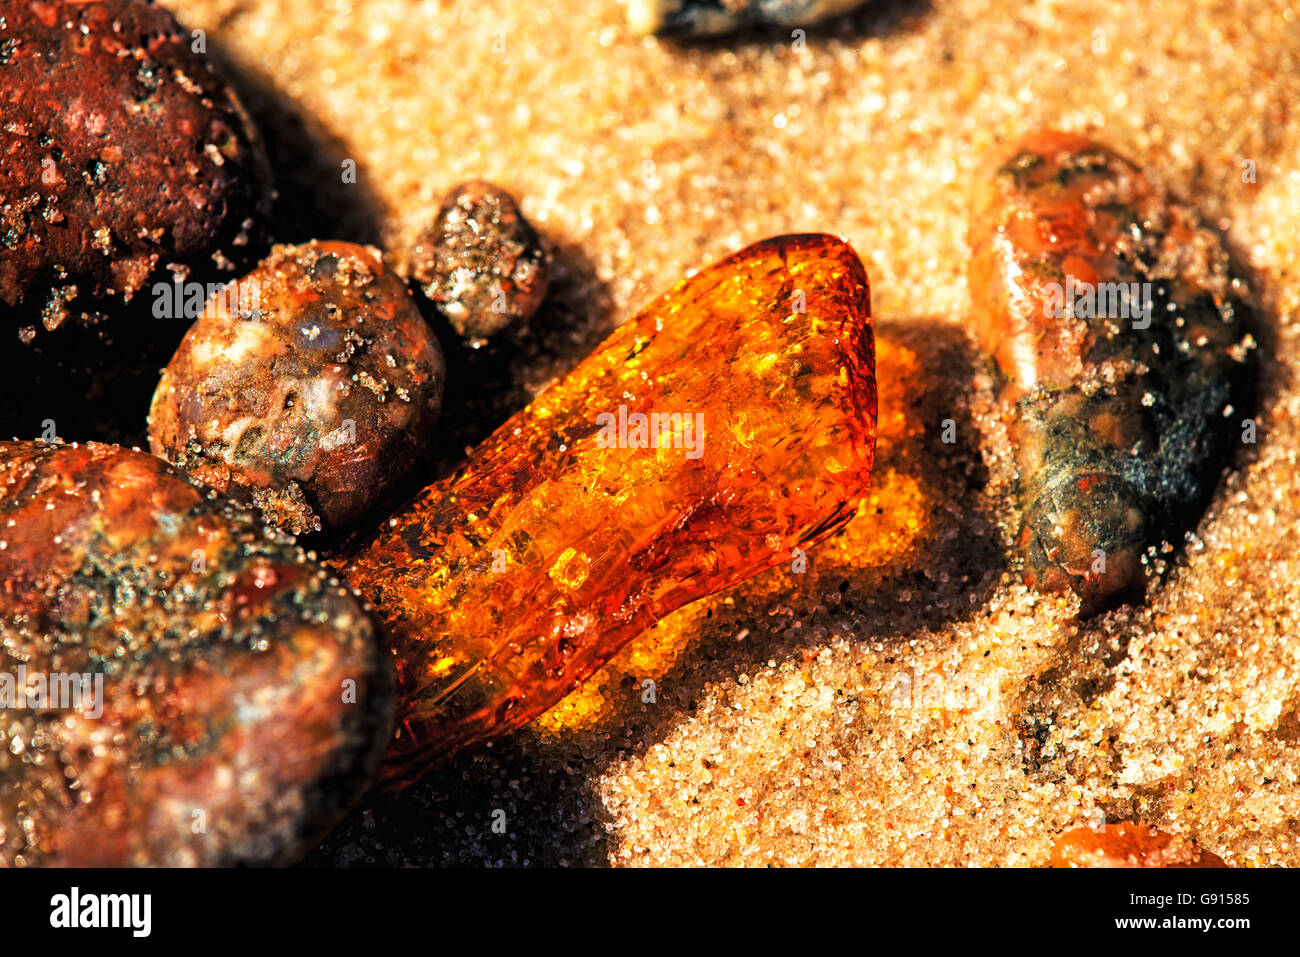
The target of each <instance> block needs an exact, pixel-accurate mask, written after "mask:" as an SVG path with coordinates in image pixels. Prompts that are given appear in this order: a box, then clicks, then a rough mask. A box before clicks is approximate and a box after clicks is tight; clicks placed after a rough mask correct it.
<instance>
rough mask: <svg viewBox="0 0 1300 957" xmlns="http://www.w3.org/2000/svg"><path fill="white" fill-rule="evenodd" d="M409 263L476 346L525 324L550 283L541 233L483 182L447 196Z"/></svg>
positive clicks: (427, 290) (430, 294) (510, 200)
mask: <svg viewBox="0 0 1300 957" xmlns="http://www.w3.org/2000/svg"><path fill="white" fill-rule="evenodd" d="M411 263H412V270H413V275H414V276H415V279H416V281H417V282H419V284H420V286H421V288H422V289H423V290H424V294H425V295H426V296H428V297H429V299H431V300H432V301H433V302H434V303H435V304H436V305H437V306H438V308H439V309H440V310H441V311H442V314H443V315H444V316H446V317H447V319H448V321H450V322H451V324H452V326H453V327H454V328H455V330H456V331H457V332H459V333H460V334H461V335H462V336H465V337H466V338H467V339H469V340H470V341H471V343H472V344H473V343H481V342H482V341H483V340H485V339H486V338H487V337H488V336H491V335H494V334H496V333H498V332H501V331H502V330H504V329H509V328H518V327H520V326H522V325H523V324H524V323H526V322H527V321H528V319H529V318H530V317H531V316H532V314H533V313H534V312H536V311H537V307H538V306H540V305H541V304H542V299H543V298H544V297H545V296H546V287H547V285H548V284H549V283H550V261H549V259H548V257H547V255H546V250H545V248H544V247H543V246H542V241H541V238H540V237H539V236H538V235H537V230H535V229H533V227H532V224H531V223H529V222H528V220H526V219H525V218H524V215H523V213H521V212H520V211H519V206H518V204H517V203H516V202H515V200H514V197H512V196H511V195H510V194H509V193H507V192H506V191H505V190H503V189H501V187H499V186H494V185H493V184H492V183H487V182H483V181H482V180H474V181H472V182H469V183H462V184H461V185H459V186H457V187H456V188H455V189H453V190H452V191H451V192H450V193H449V194H448V195H447V198H446V199H445V200H444V201H443V204H442V209H440V210H439V211H438V218H437V219H436V220H434V222H433V224H432V225H431V226H430V227H429V230H428V231H427V232H426V233H425V234H424V235H423V236H421V237H420V239H419V241H418V242H417V243H416V244H415V248H414V249H413V250H412V251H411Z"/></svg>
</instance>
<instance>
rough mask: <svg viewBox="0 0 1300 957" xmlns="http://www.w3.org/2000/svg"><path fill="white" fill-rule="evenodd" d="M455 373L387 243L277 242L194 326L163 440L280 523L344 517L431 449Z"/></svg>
mask: <svg viewBox="0 0 1300 957" xmlns="http://www.w3.org/2000/svg"><path fill="white" fill-rule="evenodd" d="M444 381H445V367H444V364H443V357H442V350H441V348H440V347H439V345H438V340H437V339H436V338H435V336H434V335H433V333H432V332H431V331H430V329H429V327H428V325H426V323H425V322H424V320H423V319H422V318H421V317H420V314H419V312H418V311H417V310H416V308H415V304H414V301H413V300H412V298H411V294H410V292H409V291H408V290H407V288H406V286H405V284H404V283H403V282H402V281H401V280H400V279H398V278H397V277H396V276H395V275H394V274H393V273H392V272H390V271H388V270H387V269H386V268H385V266H384V263H383V260H382V258H381V257H380V254H379V252H378V250H375V249H372V248H366V247H361V246H356V245H353V244H351V243H339V242H328V243H321V242H312V243H307V244H305V245H301V246H277V247H275V249H274V250H273V251H272V253H271V255H270V256H269V257H268V258H267V259H266V260H265V261H264V262H263V263H262V264H261V265H259V266H258V267H257V269H255V270H253V272H251V273H249V275H247V276H245V277H244V278H243V279H241V280H240V281H239V282H238V283H236V284H232V285H231V286H230V287H227V290H226V291H225V292H223V293H222V294H219V295H218V296H216V297H214V299H213V300H211V301H210V302H209V303H208V308H207V310H206V312H205V315H204V316H203V317H202V318H201V319H199V321H198V322H196V323H195V324H194V326H193V328H191V329H190V331H189V332H188V333H187V334H186V336H185V338H184V340H182V342H181V345H180V348H179V349H177V351H176V355H175V356H174V357H173V358H172V360H171V362H170V363H169V364H168V366H167V368H166V370H164V372H163V376H162V381H161V382H159V384H158V389H157V391H156V392H155V393H154V398H153V405H152V407H151V409H150V414H149V442H150V447H151V448H152V450H153V452H154V454H155V455H158V456H160V457H162V458H164V459H166V460H168V461H169V462H172V463H173V464H175V465H177V466H179V467H180V468H182V469H183V470H184V471H186V472H187V473H188V474H189V475H191V476H192V477H194V478H195V479H197V480H198V481H200V482H203V483H205V484H207V485H209V486H211V487H213V488H215V489H217V490H218V491H222V492H225V493H227V494H229V495H231V496H232V497H233V498H235V499H236V500H238V501H240V502H243V503H245V504H250V505H253V506H256V507H257V508H259V509H260V510H261V512H262V515H263V517H264V518H265V519H266V520H267V521H268V522H270V523H271V524H273V525H278V526H280V527H281V528H284V529H286V530H287V531H290V532H293V533H295V534H301V533H304V532H311V531H320V530H329V531H338V530H342V529H346V528H348V527H349V526H351V525H352V524H353V523H355V522H356V521H357V519H359V518H360V517H361V516H362V515H363V514H364V513H365V511H366V509H368V508H369V507H370V506H371V505H373V504H374V503H375V501H376V500H377V499H378V498H379V497H380V496H382V495H383V494H384V492H385V491H386V490H387V489H388V488H389V487H390V486H391V485H392V483H393V482H394V481H396V480H397V479H398V478H400V477H401V476H402V475H403V474H405V473H406V471H407V470H409V469H410V468H411V467H412V466H413V465H414V464H415V463H416V462H417V461H418V460H419V457H420V454H421V452H422V450H423V449H424V448H425V446H426V444H427V439H428V435H429V431H430V429H431V428H432V427H433V424H434V422H435V420H436V419H437V416H438V410H439V407H440V405H441V402H442V390H443V383H444Z"/></svg>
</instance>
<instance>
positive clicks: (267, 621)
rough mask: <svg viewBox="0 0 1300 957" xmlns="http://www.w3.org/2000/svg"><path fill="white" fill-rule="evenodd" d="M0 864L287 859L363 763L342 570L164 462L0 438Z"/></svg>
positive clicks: (357, 609)
mask: <svg viewBox="0 0 1300 957" xmlns="http://www.w3.org/2000/svg"><path fill="white" fill-rule="evenodd" d="M0 516H3V521H0V864H3V865H71V866H126V865H165V866H177V865H232V864H277V863H287V862H291V861H293V860H294V859H296V858H297V857H299V856H300V855H301V854H303V853H304V852H305V851H306V850H307V849H308V848H309V847H311V845H312V843H313V842H314V841H315V840H318V839H319V838H320V837H321V836H322V835H323V834H324V832H325V831H327V830H328V829H329V828H330V827H332V826H333V824H334V823H335V822H337V821H338V819H339V818H340V817H341V816H342V815H343V814H344V813H345V812H346V810H347V809H348V807H349V806H350V805H351V804H352V803H353V802H354V801H355V800H356V799H357V798H358V797H359V796H360V794H361V793H362V792H363V791H364V789H365V788H366V787H367V785H368V783H369V781H370V780H371V775H372V774H373V773H374V770H375V768H376V766H377V765H378V763H379V759H380V756H381V754H382V753H383V748H384V746H385V744H386V743H387V741H388V738H389V735H390V732H391V728H392V724H391V721H392V686H393V685H392V668H391V663H390V661H389V660H388V656H387V655H386V654H385V652H384V651H383V648H382V646H381V643H380V641H379V637H378V634H377V630H376V629H375V627H374V624H373V623H372V621H371V619H370V618H369V617H368V615H367V614H366V613H365V612H364V611H363V609H362V608H361V605H360V603H359V602H357V601H356V600H355V599H354V598H353V597H352V596H351V595H350V594H349V593H348V592H347V590H346V589H344V588H342V587H340V586H339V585H338V583H337V582H336V581H335V582H331V579H330V577H329V575H328V573H327V572H326V571H325V569H323V568H321V567H320V566H319V565H317V564H314V563H312V562H310V561H308V560H307V559H306V558H305V557H304V555H303V553H302V551H301V550H300V549H299V548H297V547H295V546H293V545H292V544H291V543H290V542H289V541H288V540H287V539H285V538H283V537H271V536H268V535H267V534H266V533H265V532H264V531H263V530H262V529H261V527H260V526H259V525H258V524H256V523H254V522H253V521H251V516H249V515H248V514H247V513H245V512H242V511H241V510H239V509H237V508H235V507H234V506H232V505H231V504H230V503H229V502H228V501H227V500H225V499H222V498H220V497H218V496H217V495H215V494H214V493H211V492H206V491H204V490H202V489H200V488H198V487H197V486H195V485H193V484H192V483H190V482H189V481H187V480H186V479H184V478H183V477H182V476H180V475H179V474H178V473H176V472H175V471H174V470H173V469H171V468H170V467H169V466H168V465H166V463H164V462H162V461H160V460H159V459H156V458H154V457H153V456H151V455H145V454H144V453H141V452H131V451H126V450H124V449H120V448H117V447H114V446H108V445H98V444H93V443H92V444H88V445H83V446H64V445H55V444H46V443H40V442H4V443H0Z"/></svg>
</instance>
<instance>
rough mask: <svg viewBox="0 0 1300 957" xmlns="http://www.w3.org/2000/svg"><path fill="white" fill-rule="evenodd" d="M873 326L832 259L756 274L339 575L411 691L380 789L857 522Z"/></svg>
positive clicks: (736, 264) (366, 549)
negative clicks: (648, 633) (674, 614)
mask: <svg viewBox="0 0 1300 957" xmlns="http://www.w3.org/2000/svg"><path fill="white" fill-rule="evenodd" d="M869 303H870V298H869V291H868V284H867V277H866V273H865V271H864V270H863V268H862V264H861V262H860V261H859V259H858V257H857V255H856V254H855V253H854V251H853V250H852V249H851V248H850V247H849V246H848V245H846V244H845V243H843V242H841V241H840V240H837V239H835V238H834V237H831V236H825V235H799V236H782V237H777V238H774V239H769V240H765V241H763V242H760V243H756V244H755V245H753V246H750V247H748V248H746V249H744V250H741V251H740V252H738V253H736V254H735V255H733V256H731V257H729V258H728V259H725V260H723V261H722V262H719V263H717V264H716V265H714V266H712V267H710V268H708V269H705V270H703V271H702V272H700V273H698V274H697V275H695V276H693V277H691V278H690V279H687V280H686V281H684V282H682V283H680V284H679V285H678V286H677V287H676V288H674V289H673V290H671V291H670V292H668V293H667V294H665V295H664V296H662V297H661V298H659V299H658V300H656V301H654V302H653V303H651V305H650V306H648V307H647V308H646V309H644V310H643V311H642V312H641V313H640V314H639V315H637V316H636V317H635V318H634V319H632V320H631V321H629V322H628V323H626V324H625V325H623V326H622V327H620V328H619V329H618V330H617V331H615V332H614V334H613V335H611V336H610V337H609V338H608V339H607V340H606V341H605V342H604V343H603V344H602V345H601V346H600V348H599V349H598V350H597V351H596V352H595V353H593V354H592V355H591V356H589V357H588V358H587V359H586V360H584V361H583V362H582V363H581V364H580V365H579V366H578V367H577V368H576V369H574V370H573V372H572V373H570V374H569V375H568V376H566V377H565V378H564V379H563V380H561V381H560V382H559V383H557V384H556V385H555V386H553V387H552V388H551V389H549V390H548V391H547V392H545V393H544V394H543V395H541V396H539V397H538V398H537V399H536V400H535V401H534V402H533V403H532V404H531V405H529V406H528V407H527V408H525V409H524V410H522V411H521V412H519V413H518V414H517V415H515V416H514V417H513V418H511V419H510V420H509V421H507V422H506V423H505V424H504V425H502V426H501V428H499V429H498V430H497V431H496V432H495V433H494V434H493V435H492V436H491V437H489V438H488V439H487V441H486V442H484V443H483V444H482V445H481V446H480V447H479V448H478V449H476V450H475V451H474V453H473V454H472V455H471V456H470V458H469V460H468V461H467V462H466V463H465V465H464V467H463V468H461V470H460V471H458V472H457V473H456V474H454V475H452V476H450V477H448V478H447V479H445V480H443V481H441V482H438V483H436V484H434V485H432V486H430V487H429V488H427V489H426V490H425V491H424V492H422V493H421V494H420V495H419V496H418V497H417V498H416V499H415V501H414V502H413V503H412V504H411V505H410V506H408V507H407V508H406V509H405V510H403V512H401V513H400V514H398V515H396V516H395V517H394V518H392V519H390V520H389V522H387V523H386V524H385V525H384V526H383V527H382V528H381V529H380V530H379V531H378V532H377V533H376V535H375V536H374V537H373V538H372V539H371V540H370V541H368V542H366V543H365V544H363V545H362V546H361V547H360V549H359V550H358V551H357V552H356V553H355V554H354V555H353V556H352V560H351V562H350V563H348V564H347V565H346V566H345V567H344V568H343V569H342V571H343V574H344V575H345V577H346V578H347V579H348V581H349V582H350V583H351V584H352V585H353V586H355V587H356V588H357V589H358V590H360V591H361V593H362V594H363V595H365V596H366V597H367V598H368V599H370V601H371V602H372V603H373V604H374V605H375V606H376V608H377V610H378V614H379V617H380V618H381V620H382V621H383V622H384V624H385V625H386V627H387V630H388V634H389V637H390V641H391V643H392V647H393V652H394V654H395V656H396V658H397V667H398V676H399V686H400V702H401V703H400V705H399V730H398V735H397V737H396V740H395V742H394V745H393V747H392V749H391V751H390V755H389V761H388V764H387V766H386V769H385V774H384V776H385V778H386V779H387V780H388V781H389V782H390V783H392V782H400V781H405V780H409V779H412V778H414V777H415V776H417V775H418V774H419V773H420V772H421V771H423V770H424V769H425V768H427V767H428V766H429V764H431V763H432V762H434V761H436V760H437V759H439V758H441V757H445V756H446V755H448V754H450V753H451V752H453V751H455V750H458V749H460V748H462V747H465V746H467V745H471V744H474V743H477V742H479V741H482V740H486V739H489V738H493V737H497V736H500V735H502V734H504V733H507V732H509V731H511V730H513V729H514V728H517V727H519V726H520V725H522V724H524V723H526V722H527V721H529V720H531V719H532V718H534V717H536V716H537V715H538V714H540V713H541V712H542V711H544V710H546V709H547V708H549V707H550V706H551V705H553V704H554V703H556V702H557V701H559V700H560V699H561V698H562V697H563V696H564V695H565V694H566V693H567V692H568V691H569V690H571V689H572V688H573V687H574V686H575V685H576V684H577V683H578V682H579V681H581V680H582V679H583V678H585V677H586V676H587V675H589V674H591V672H592V671H594V670H595V669H596V668H598V667H600V665H602V664H603V663H604V662H605V661H606V660H607V659H608V658H609V657H610V656H611V655H613V654H614V653H615V652H617V651H618V650H619V648H621V647H622V646H623V645H624V644H625V643H627V642H628V641H629V640H630V639H631V638H633V637H634V636H636V635H637V634H638V633H640V632H641V631H643V630H645V629H646V628H647V627H649V626H650V625H652V624H653V623H654V622H656V621H657V620H659V619H660V618H662V617H663V616H664V615H666V614H668V613H669V612H671V611H673V610H674V609H676V608H680V607H681V606H683V605H685V604H687V603H688V602H691V601H694V600H695V599H697V598H701V597H703V596H705V595H708V594H711V593H713V592H715V591H718V590H720V589H723V588H727V587H729V586H731V585H734V584H736V583H738V582H740V581H743V580H745V579H747V578H749V577H751V576H752V575H754V574H756V573H758V572H760V571H762V570H763V569H765V568H769V567H771V566H773V565H776V564H779V563H783V562H785V563H791V560H792V553H793V550H794V549H796V548H798V549H806V548H807V547H809V546H810V545H812V544H815V543H816V542H818V541H820V540H822V539H824V538H825V537H827V536H828V535H830V534H832V533H833V532H834V531H836V530H837V529H838V528H839V527H840V526H842V525H843V524H844V523H845V522H846V521H848V519H849V518H850V517H852V515H853V514H854V511H855V509H856V508H857V505H858V503H859V502H860V500H861V498H862V496H863V495H864V494H865V492H866V489H867V486H868V483H869V480H870V475H871V466H872V460H873V455H874V450H875V438H876V386H875V375H874V370H875V356H874V345H873V340H872V331H871V316H870V304H869ZM794 566H795V567H798V566H797V563H794Z"/></svg>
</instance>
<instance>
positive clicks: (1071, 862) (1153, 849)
mask: <svg viewBox="0 0 1300 957" xmlns="http://www.w3.org/2000/svg"><path fill="white" fill-rule="evenodd" d="M1052 866H1053V867H1227V866H1228V865H1227V864H1225V863H1224V862H1223V859H1222V858H1221V857H1219V856H1218V855H1217V854H1211V853H1210V852H1209V851H1207V850H1204V849H1202V848H1200V847H1197V846H1196V845H1195V844H1193V843H1192V842H1191V841H1189V840H1187V839H1186V838H1182V837H1175V836H1174V835H1172V834H1166V833H1164V832H1163V831H1157V830H1156V829H1155V828H1154V827H1143V826H1142V825H1141V824H1107V825H1106V826H1105V827H1104V828H1102V829H1100V830H1093V829H1092V828H1090V827H1077V828H1075V829H1074V830H1072V831H1066V832H1065V833H1064V834H1062V835H1061V836H1060V837H1058V838H1057V839H1056V843H1055V844H1054V845H1052Z"/></svg>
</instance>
